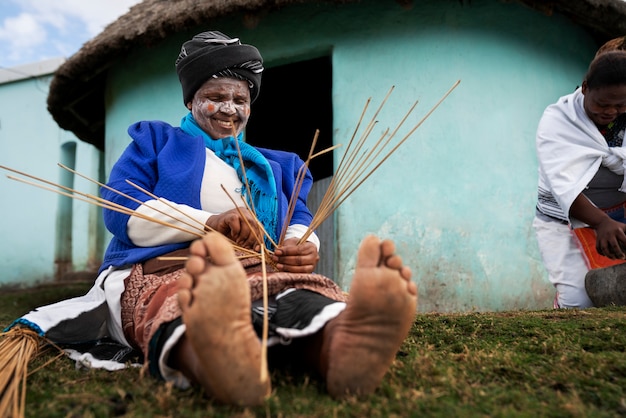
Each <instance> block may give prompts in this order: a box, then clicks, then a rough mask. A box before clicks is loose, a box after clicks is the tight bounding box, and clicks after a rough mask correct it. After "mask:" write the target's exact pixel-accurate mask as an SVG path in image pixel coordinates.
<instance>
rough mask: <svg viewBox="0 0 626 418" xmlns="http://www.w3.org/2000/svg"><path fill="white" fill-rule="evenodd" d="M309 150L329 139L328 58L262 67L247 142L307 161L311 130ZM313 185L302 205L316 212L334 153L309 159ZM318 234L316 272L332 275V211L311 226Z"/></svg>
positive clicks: (319, 148)
mask: <svg viewBox="0 0 626 418" xmlns="http://www.w3.org/2000/svg"><path fill="white" fill-rule="evenodd" d="M316 129H319V131H320V133H319V137H318V139H317V144H316V146H315V150H314V152H319V151H322V150H324V149H326V148H329V147H331V146H332V143H333V132H332V129H333V101H332V64H331V59H330V57H322V58H316V59H312V60H307V61H299V62H295V63H293V64H287V65H281V66H278V67H274V68H269V69H266V70H265V71H263V79H262V81H261V94H260V95H259V98H258V99H257V100H256V101H255V102H254V103H253V105H252V116H251V117H250V120H249V122H248V125H247V127H246V142H247V143H249V144H251V145H254V146H257V147H263V148H270V149H277V150H283V151H291V152H294V153H296V154H298V155H299V156H300V158H302V160H306V159H307V157H308V155H309V151H310V150H311V144H312V143H313V137H314V136H315V130H316ZM309 169H310V170H311V174H312V175H313V180H314V184H313V187H312V188H311V192H310V193H309V196H308V199H307V204H308V207H309V209H310V210H311V212H312V213H314V214H315V213H316V211H317V208H318V207H319V205H320V202H321V200H322V198H323V197H324V194H325V193H326V190H327V189H328V185H329V184H330V181H331V179H332V176H333V153H332V152H329V153H326V154H323V155H321V156H319V157H316V158H314V159H313V160H311V163H310V164H309ZM315 232H316V234H317V236H318V237H319V239H320V242H321V246H320V261H319V262H318V264H317V267H316V269H315V270H316V273H320V274H323V275H325V276H327V277H334V273H335V257H334V254H335V227H334V220H333V218H332V216H331V217H330V218H328V219H327V220H326V221H324V222H323V223H322V224H321V225H320V226H319V227H318V228H317V230H316V231H315Z"/></svg>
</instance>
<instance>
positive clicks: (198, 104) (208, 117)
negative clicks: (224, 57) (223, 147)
mask: <svg viewBox="0 0 626 418" xmlns="http://www.w3.org/2000/svg"><path fill="white" fill-rule="evenodd" d="M187 108H189V110H191V113H192V115H193V117H194V119H195V120H196V122H197V123H198V125H200V127H201V128H202V130H204V131H205V132H206V133H207V134H209V136H211V138H214V139H219V138H224V137H227V136H235V137H236V136H237V135H239V133H241V132H242V131H243V130H244V129H245V127H246V124H247V123H248V118H249V117H250V88H249V87H248V82H247V81H244V80H237V79H235V78H229V77H218V78H209V79H208V80H207V82H206V83H204V84H203V85H202V86H201V87H200V88H199V89H198V91H196V94H194V96H193V99H192V101H191V102H190V103H188V104H187Z"/></svg>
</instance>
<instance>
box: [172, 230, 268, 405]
mask: <svg viewBox="0 0 626 418" xmlns="http://www.w3.org/2000/svg"><path fill="white" fill-rule="evenodd" d="M190 250H191V257H190V258H189V260H188V262H187V265H186V271H187V272H186V273H184V274H183V276H182V277H181V279H180V291H179V293H178V298H179V303H180V307H181V309H182V312H183V323H184V324H185V326H186V332H185V336H184V338H183V339H182V340H181V341H179V343H178V344H177V347H175V349H174V350H173V352H172V355H171V358H170V360H169V362H170V364H172V365H176V366H178V367H180V369H181V370H182V371H183V373H185V374H186V375H187V376H188V377H189V378H190V379H191V380H192V381H196V382H198V383H200V384H201V385H202V386H203V387H204V388H205V390H206V391H207V393H208V394H209V395H211V396H213V397H215V398H216V399H217V400H218V401H221V402H224V403H227V404H237V405H259V404H262V403H263V401H264V399H265V398H266V397H267V396H268V395H269V394H270V391H271V385H270V381H269V376H268V373H267V369H266V365H265V363H264V362H262V359H261V357H262V356H261V354H262V351H261V343H260V341H259V339H258V337H257V335H256V333H255V332H254V329H253V327H252V321H251V316H250V307H251V303H250V289H249V286H248V283H247V279H246V274H245V271H244V269H243V267H242V266H241V264H240V263H239V261H238V260H237V258H236V257H235V255H234V252H233V248H232V246H231V245H230V244H229V243H228V241H226V239H225V238H223V237H222V236H221V235H219V234H207V235H206V236H205V237H204V238H203V239H202V240H198V241H195V242H194V243H192V245H191V247H190ZM208 255H210V256H211V259H212V263H207V261H206V257H207V256H208ZM262 367H264V370H262V369H261V368H262ZM261 376H263V378H264V379H263V380H262V379H261Z"/></svg>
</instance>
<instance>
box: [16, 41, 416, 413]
mask: <svg viewBox="0 0 626 418" xmlns="http://www.w3.org/2000/svg"><path fill="white" fill-rule="evenodd" d="M176 70H177V73H178V76H179V79H180V82H181V85H182V90H183V100H184V104H185V106H186V107H187V109H188V110H189V112H188V113H187V115H186V116H184V117H183V119H182V121H181V126H180V127H173V126H171V125H169V124H167V123H164V122H159V121H144V122H138V123H136V124H134V125H133V126H131V127H130V128H129V134H130V136H131V137H132V142H131V143H130V145H129V146H128V147H127V149H126V150H125V152H124V153H123V154H122V156H121V157H120V159H119V160H118V161H117V163H116V164H115V166H114V167H113V170H112V172H111V174H110V178H109V182H108V185H107V187H106V188H104V189H103V192H102V194H103V197H104V198H106V199H107V200H109V201H111V202H114V203H116V204H119V205H121V206H124V207H127V208H130V209H132V210H134V211H135V212H134V213H135V215H136V216H130V215H129V214H128V213H121V212H119V211H115V210H110V209H105V211H104V219H105V224H106V226H107V228H108V229H109V231H110V232H111V233H112V234H113V238H112V240H111V243H110V244H109V247H108V249H107V251H106V254H105V257H104V263H103V264H102V267H101V269H100V274H99V277H98V279H97V281H96V284H95V286H94V288H93V289H92V291H91V292H90V293H89V297H87V298H86V299H85V300H83V301H82V302H81V301H80V300H75V301H73V302H72V304H71V307H70V305H68V304H67V303H66V304H64V303H63V302H61V303H60V304H56V305H50V306H48V307H44V308H40V309H38V310H37V311H35V312H31V313H30V314H28V315H25V316H24V317H23V318H21V319H20V320H18V321H17V323H19V324H23V325H28V326H30V327H31V328H35V329H37V330H38V331H40V333H41V334H43V335H46V336H47V337H49V338H51V339H52V340H53V341H56V342H72V341H76V340H81V341H85V340H89V339H94V338H97V337H101V336H102V335H103V334H107V335H108V336H110V337H112V338H113V339H115V340H116V341H118V342H120V343H122V344H123V345H124V346H126V347H133V348H135V349H137V350H139V351H140V352H141V353H143V357H144V358H145V361H147V362H148V364H149V366H150V370H151V372H152V373H153V374H154V375H155V376H159V377H161V378H164V379H166V380H168V381H172V382H174V383H175V384H176V385H178V386H179V387H187V386H189V385H190V384H200V385H202V387H203V388H204V389H205V391H206V393H207V394H208V395H210V396H212V397H214V398H215V399H217V400H218V401H221V402H224V403H227V404H238V405H258V404H260V403H262V402H263V401H264V399H265V397H267V396H268V395H269V394H270V391H271V384H270V381H269V377H268V373H267V366H266V365H265V363H264V361H263V358H262V355H263V347H262V346H261V339H260V335H261V332H262V330H263V326H262V325H263V303H261V301H262V296H263V292H262V289H263V287H262V284H263V274H262V273H263V272H262V271H261V261H260V259H259V257H258V253H257V256H256V257H255V256H252V257H251V256H250V254H251V253H253V252H254V251H258V250H259V248H260V247H262V245H267V246H268V248H270V249H271V250H272V255H271V258H270V259H269V260H268V261H269V263H268V267H267V271H268V273H267V281H268V288H269V296H270V297H269V309H268V316H269V338H268V346H270V350H272V348H273V347H279V346H284V347H285V349H286V350H288V351H290V352H291V353H290V356H291V357H292V358H295V359H297V360H298V361H300V362H301V363H302V364H303V365H304V366H305V367H307V368H308V369H309V370H310V371H312V372H316V373H319V374H321V376H323V377H324V378H325V381H326V384H327V388H328V391H329V393H330V394H331V395H332V396H333V397H336V398H342V397H344V396H347V395H355V394H356V395H366V394H369V393H371V392H372V391H374V390H375V389H376V387H377V386H378V385H379V383H380V382H381V380H382V378H383V376H384V374H385V373H386V371H387V370H388V368H389V366H390V365H391V363H392V361H393V359H394V357H395V354H396V351H397V350H398V348H399V347H400V344H401V343H402V341H403V340H404V338H405V337H406V335H407V333H408V331H409V328H410V327H411V325H412V323H413V319H414V317H415V314H416V304H417V288H416V286H415V284H414V283H413V282H411V280H410V279H411V270H410V269H409V268H408V267H407V266H405V265H404V264H403V263H402V260H401V258H400V257H399V256H398V255H397V254H395V248H394V244H393V243H392V242H391V241H380V240H379V239H378V238H375V237H371V236H370V237H367V238H365V239H364V240H363V242H362V244H361V247H360V249H359V253H358V260H357V265H356V271H355V273H354V278H353V279H352V284H351V290H350V294H349V296H348V297H347V298H346V296H345V295H344V293H343V292H342V290H341V289H340V288H339V287H338V286H337V285H336V284H335V283H334V282H333V281H332V280H330V279H329V278H327V277H324V276H321V275H318V274H313V271H314V268H315V265H316V263H317V261H318V259H319V256H318V248H319V240H318V239H317V237H316V236H315V234H313V235H311V236H310V237H309V238H308V239H307V240H305V241H304V242H300V238H302V237H304V235H305V234H306V233H307V231H308V227H309V224H310V222H311V219H312V215H311V213H310V212H309V210H308V209H307V206H306V198H307V194H308V192H309V190H310V187H311V184H312V178H311V175H310V173H308V172H307V175H306V177H305V179H304V182H303V184H302V186H301V187H300V188H298V187H296V186H297V185H296V183H297V181H296V179H297V177H298V173H299V171H300V168H301V167H302V166H303V164H304V163H303V162H302V161H301V160H300V159H299V158H298V157H297V156H296V155H295V154H292V153H288V152H282V151H274V150H267V149H260V148H255V147H252V146H250V145H247V144H246V143H245V142H243V141H242V138H243V131H244V129H245V127H246V124H247V122H248V118H249V117H250V105H251V103H252V101H253V100H254V99H255V98H256V97H257V95H258V94H259V87H260V83H261V73H262V71H263V66H262V58H261V55H260V54H259V52H258V50H257V49H256V48H255V47H253V46H250V45H244V44H241V42H240V41H239V39H236V38H230V37H228V36H226V35H224V34H222V33H220V32H204V33H201V34H198V35H196V36H195V37H193V39H191V40H189V41H187V42H185V43H184V44H183V45H182V48H181V51H180V54H179V57H178V59H177V61H176ZM296 99H299V97H298V96H297V95H294V100H296ZM275 122H277V123H279V121H275ZM240 156H241V157H240ZM136 186H139V187H136ZM294 191H295V192H296V193H298V199H297V201H296V205H295V209H294V211H293V214H292V215H291V216H290V217H289V219H288V227H287V229H286V233H285V236H284V239H283V240H282V241H281V240H280V239H279V237H280V235H281V233H282V225H283V224H284V223H285V222H287V213H288V210H287V209H288V202H289V200H290V198H291V195H292V193H294ZM118 192H121V194H120V193H118ZM244 201H245V203H244ZM248 207H249V208H251V209H250V210H249V209H247V208H248ZM252 209H253V210H254V214H253V212H252ZM154 219H157V220H160V222H154V221H153V220H154ZM164 223H168V224H169V225H164ZM205 231H206V233H205ZM198 236H201V237H202V239H198ZM194 240H195V242H194ZM192 242H193V243H192ZM275 243H279V245H277V246H276V247H275V246H274V245H275ZM245 254H247V256H246V257H243V255H245ZM166 256H167V257H168V258H167V259H166ZM239 256H242V257H241V259H239ZM181 259H188V260H187V261H186V267H185V261H180V260H181ZM79 302H80V303H79ZM83 302H85V303H83ZM87 302H88V303H87ZM72 310H73V311H74V312H71V311H72ZM77 310H79V311H80V313H79V314H75V311H77ZM87 313H89V315H87ZM53 318H54V319H53ZM87 318H90V319H89V321H90V322H89V323H90V325H89V326H87V327H85V326H82V325H81V321H82V324H84V323H85V321H87ZM72 323H75V324H76V325H72ZM60 325H62V326H60ZM70 330H71V331H72V332H70V333H68V331H70ZM68 334H70V335H68ZM263 376H264V377H263Z"/></svg>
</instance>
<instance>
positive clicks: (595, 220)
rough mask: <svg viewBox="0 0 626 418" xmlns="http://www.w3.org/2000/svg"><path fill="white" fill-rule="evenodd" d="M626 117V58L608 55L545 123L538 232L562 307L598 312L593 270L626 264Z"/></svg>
mask: <svg viewBox="0 0 626 418" xmlns="http://www.w3.org/2000/svg"><path fill="white" fill-rule="evenodd" d="M624 112H626V52H624V51H609V52H603V53H600V54H598V55H597V56H596V58H595V59H594V60H593V61H592V62H591V64H590V66H589V69H588V71H587V74H586V75H585V77H584V80H583V82H582V86H581V87H580V88H577V89H576V91H575V92H574V93H572V94H569V95H567V96H563V97H561V98H560V99H559V100H558V101H557V102H556V103H555V104H552V105H550V106H548V107H547V109H546V110H545V112H544V114H543V116H542V118H541V121H540V122H539V127H538V129H537V141H536V142H537V144H536V145H537V157H538V159H539V184H538V201H537V210H536V216H535V219H534V221H533V226H534V228H535V231H536V233H537V239H538V243H539V249H540V251H541V256H542V258H543V261H544V264H545V266H546V269H547V271H548V274H549V279H550V281H551V282H552V284H553V285H554V286H555V287H556V290H557V296H556V298H555V307H563V308H586V307H590V306H593V303H592V301H591V299H590V298H589V295H588V294H587V291H586V289H585V276H586V274H587V272H588V271H589V270H590V269H591V268H599V267H606V266H610V265H613V264H615V263H616V262H621V261H622V260H624V259H625V258H626V253H625V249H626V232H625V231H626V225H625V224H624V202H626V184H625V182H624V165H625V164H624V159H625V158H626V149H625V148H624V147H623V145H624V144H623V139H624V131H625V130H626V116H625V115H624ZM590 232H591V233H590ZM615 260H617V261H615Z"/></svg>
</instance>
